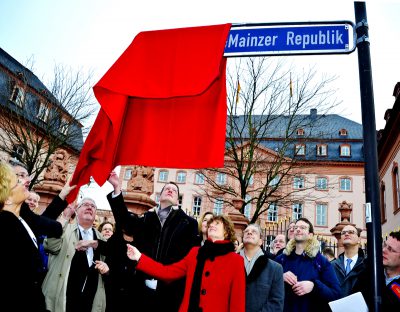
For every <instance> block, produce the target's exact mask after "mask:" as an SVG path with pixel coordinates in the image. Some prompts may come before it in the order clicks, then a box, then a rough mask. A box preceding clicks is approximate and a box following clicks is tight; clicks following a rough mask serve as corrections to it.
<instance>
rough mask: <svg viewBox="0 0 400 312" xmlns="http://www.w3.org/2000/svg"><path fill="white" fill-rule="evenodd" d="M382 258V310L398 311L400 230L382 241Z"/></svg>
mask: <svg viewBox="0 0 400 312" xmlns="http://www.w3.org/2000/svg"><path fill="white" fill-rule="evenodd" d="M382 259H383V268H384V272H385V284H386V287H385V288H384V289H383V291H382V311H400V231H397V232H391V233H390V234H389V237H388V239H387V240H386V241H385V242H384V243H383V250H382ZM385 309H387V310H385Z"/></svg>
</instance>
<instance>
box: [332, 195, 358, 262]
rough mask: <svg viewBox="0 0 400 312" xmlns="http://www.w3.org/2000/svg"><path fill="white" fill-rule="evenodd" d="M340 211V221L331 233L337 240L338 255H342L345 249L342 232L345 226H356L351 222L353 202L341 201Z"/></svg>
mask: <svg viewBox="0 0 400 312" xmlns="http://www.w3.org/2000/svg"><path fill="white" fill-rule="evenodd" d="M338 210H339V212H340V222H339V223H337V224H336V225H335V226H334V227H333V228H332V229H331V233H332V235H333V236H335V238H336V240H337V247H338V250H337V255H336V256H338V255H340V254H341V253H342V252H343V251H344V247H343V242H342V238H341V235H340V233H341V232H342V230H343V228H344V227H345V226H346V225H349V224H350V225H353V226H355V224H354V223H350V214H351V211H352V210H353V204H351V203H348V202H346V201H345V200H344V201H343V202H341V203H339V209H338Z"/></svg>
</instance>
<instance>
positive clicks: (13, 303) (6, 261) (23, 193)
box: [0, 162, 46, 312]
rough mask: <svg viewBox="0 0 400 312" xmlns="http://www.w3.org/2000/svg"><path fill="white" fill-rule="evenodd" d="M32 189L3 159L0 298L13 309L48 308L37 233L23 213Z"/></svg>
mask: <svg viewBox="0 0 400 312" xmlns="http://www.w3.org/2000/svg"><path fill="white" fill-rule="evenodd" d="M28 196H29V191H28V190H27V188H26V187H25V185H24V184H23V183H22V181H21V180H20V179H19V178H18V177H17V175H16V174H15V173H14V171H13V169H12V168H11V166H10V165H8V164H5V163H3V162H0V246H1V248H2V251H3V252H2V256H1V257H0V280H1V281H3V283H2V286H1V290H0V302H1V304H2V306H4V307H7V306H8V307H12V310H13V311H18V312H21V311H35V312H36V311H40V312H41V311H46V309H45V303H44V297H43V294H42V291H41V288H40V286H41V285H40V274H39V272H40V267H41V259H40V254H39V250H38V245H37V242H36V238H35V235H34V234H33V232H32V230H31V228H30V227H29V226H28V224H27V223H26V222H25V221H24V220H23V219H22V218H21V217H20V210H21V205H22V204H23V203H24V202H25V200H26V199H27V198H28Z"/></svg>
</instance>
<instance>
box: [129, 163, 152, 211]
mask: <svg viewBox="0 0 400 312" xmlns="http://www.w3.org/2000/svg"><path fill="white" fill-rule="evenodd" d="M153 191H154V168H150V167H144V166H133V168H132V177H131V179H130V180H129V181H128V186H127V189H126V191H125V192H124V200H125V204H126V206H127V207H128V209H129V210H130V211H132V212H134V213H136V214H139V215H140V214H143V213H145V212H146V211H147V210H149V209H151V208H153V207H154V206H156V202H155V201H154V200H152V199H151V198H150V195H151V194H152V193H153Z"/></svg>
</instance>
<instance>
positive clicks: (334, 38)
mask: <svg viewBox="0 0 400 312" xmlns="http://www.w3.org/2000/svg"><path fill="white" fill-rule="evenodd" d="M354 50H355V31H354V24H353V23H352V22H319V23H318V22H317V23H290V24H242V25H232V28H231V31H230V32H229V35H228V40H227V41H226V46H225V53H224V56H226V57H234V56H260V55H296V54H301V55H304V54H340V53H351V52H353V51H354Z"/></svg>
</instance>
